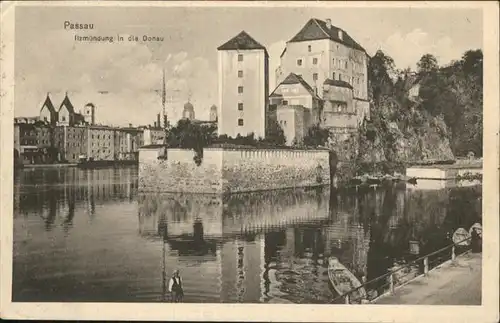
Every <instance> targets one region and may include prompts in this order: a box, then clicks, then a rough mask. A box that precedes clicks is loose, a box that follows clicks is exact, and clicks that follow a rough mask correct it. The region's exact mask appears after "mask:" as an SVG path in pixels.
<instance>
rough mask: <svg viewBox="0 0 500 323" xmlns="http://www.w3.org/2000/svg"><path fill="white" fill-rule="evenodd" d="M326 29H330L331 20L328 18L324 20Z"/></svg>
mask: <svg viewBox="0 0 500 323" xmlns="http://www.w3.org/2000/svg"><path fill="white" fill-rule="evenodd" d="M326 28H328V29H330V28H332V20H331V19H330V18H327V19H326Z"/></svg>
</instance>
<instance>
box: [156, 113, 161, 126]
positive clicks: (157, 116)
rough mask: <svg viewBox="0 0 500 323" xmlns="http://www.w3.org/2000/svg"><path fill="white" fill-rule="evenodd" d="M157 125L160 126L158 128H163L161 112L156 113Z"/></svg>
mask: <svg viewBox="0 0 500 323" xmlns="http://www.w3.org/2000/svg"><path fill="white" fill-rule="evenodd" d="M156 125H157V126H158V128H161V122H160V114H159V113H158V114H157V115H156Z"/></svg>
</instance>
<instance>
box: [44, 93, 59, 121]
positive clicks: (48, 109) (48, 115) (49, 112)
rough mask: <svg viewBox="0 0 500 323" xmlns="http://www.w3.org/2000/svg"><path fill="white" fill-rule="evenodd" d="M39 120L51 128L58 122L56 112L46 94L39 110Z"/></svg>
mask: <svg viewBox="0 0 500 323" xmlns="http://www.w3.org/2000/svg"><path fill="white" fill-rule="evenodd" d="M40 120H41V121H43V122H45V123H47V124H50V125H52V126H54V125H56V123H57V120H58V117H57V111H56V109H55V107H54V104H53V103H52V100H51V99H50V96H49V94H48V93H47V97H46V98H45V101H44V102H43V104H42V107H41V109H40Z"/></svg>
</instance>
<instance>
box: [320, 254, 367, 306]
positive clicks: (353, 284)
mask: <svg viewBox="0 0 500 323" xmlns="http://www.w3.org/2000/svg"><path fill="white" fill-rule="evenodd" d="M328 278H330V282H331V283H332V285H333V288H334V289H335V291H336V292H337V293H338V294H339V295H344V294H345V293H347V292H349V291H351V290H353V289H355V288H358V287H360V286H361V285H362V284H361V282H360V281H359V280H358V279H357V278H356V276H354V274H353V273H351V272H350V271H349V269H347V268H346V267H345V266H344V265H342V264H341V263H340V261H339V260H338V259H337V258H335V257H330V258H329V259H328ZM349 298H350V299H351V300H353V301H355V302H358V301H359V302H361V300H362V299H365V298H366V290H365V288H364V287H361V288H359V289H358V290H356V291H355V292H352V293H351V294H350V295H349Z"/></svg>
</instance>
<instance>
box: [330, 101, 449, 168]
mask: <svg viewBox="0 0 500 323" xmlns="http://www.w3.org/2000/svg"><path fill="white" fill-rule="evenodd" d="M403 107H404V108H403ZM449 136H450V135H449V132H448V129H447V127H446V124H445V122H444V121H443V119H442V117H434V116H431V115H430V114H429V113H427V112H426V111H425V110H423V109H420V108H419V106H418V103H417V102H415V103H412V104H410V103H408V102H405V104H404V105H401V104H399V103H398V102H396V101H395V100H387V101H386V102H385V103H384V104H381V105H379V106H374V105H372V107H371V120H365V122H364V124H363V125H362V126H361V127H360V129H359V131H358V133H356V134H353V135H351V136H350V137H349V138H348V139H345V138H342V139H340V138H339V137H337V136H332V137H331V140H330V148H331V149H332V150H335V151H336V152H337V154H338V156H339V160H340V161H341V162H342V161H343V162H344V164H349V165H350V168H353V167H354V168H357V169H356V170H355V172H364V171H363V170H362V169H360V168H363V167H362V166H361V165H367V164H380V163H385V164H392V165H403V164H405V163H408V162H412V161H425V160H441V161H442V160H451V159H454V155H453V152H452V150H451V146H450V140H449ZM394 170H396V169H394V167H389V169H387V167H386V169H385V171H384V170H381V169H376V170H375V171H382V172H393V171H394ZM398 170H399V169H398ZM365 171H373V169H372V170H365Z"/></svg>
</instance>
